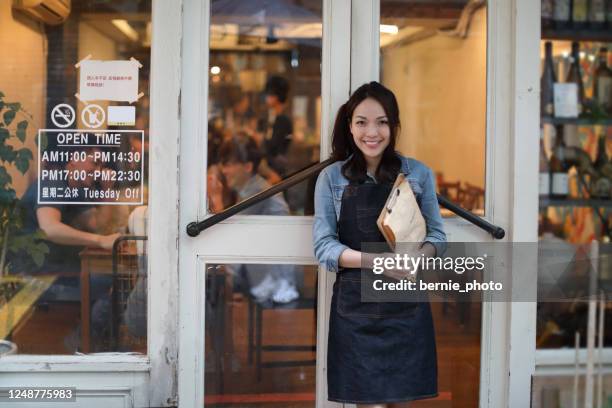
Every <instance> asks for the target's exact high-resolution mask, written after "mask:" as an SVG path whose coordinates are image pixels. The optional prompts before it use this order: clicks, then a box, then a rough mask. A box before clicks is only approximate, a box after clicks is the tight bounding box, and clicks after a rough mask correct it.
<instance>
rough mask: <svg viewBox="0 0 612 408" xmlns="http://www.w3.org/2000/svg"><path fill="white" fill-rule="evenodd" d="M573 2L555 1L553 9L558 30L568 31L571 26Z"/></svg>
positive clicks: (569, 0)
mask: <svg viewBox="0 0 612 408" xmlns="http://www.w3.org/2000/svg"><path fill="white" fill-rule="evenodd" d="M571 16H572V15H571V0H555V3H554V7H553V22H554V26H555V28H556V29H557V30H562V29H566V28H568V27H569V26H570V21H571V20H570V19H571Z"/></svg>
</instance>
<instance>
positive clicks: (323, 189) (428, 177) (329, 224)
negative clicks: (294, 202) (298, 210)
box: [313, 154, 446, 272]
mask: <svg viewBox="0 0 612 408" xmlns="http://www.w3.org/2000/svg"><path fill="white" fill-rule="evenodd" d="M398 156H399V157H400V159H401V160H402V167H401V170H400V171H401V172H402V173H404V174H405V175H406V178H407V179H408V182H409V183H410V186H411V187H412V191H413V192H414V195H415V196H416V199H417V202H418V203H419V206H420V208H421V213H422V214H423V218H424V219H425V222H426V224H427V235H426V237H425V242H430V243H432V244H433V245H434V246H435V248H436V256H441V255H442V254H443V253H444V251H445V250H446V234H445V233H444V228H443V222H442V216H441V215H440V208H439V207H438V199H437V198H436V187H435V182H434V176H433V172H432V171H431V169H430V168H429V167H427V166H426V165H424V164H423V163H421V162H420V161H418V160H415V159H412V158H409V157H404V156H401V155H399V154H398ZM344 163H345V161H339V162H335V163H333V164H330V165H329V166H327V167H326V168H324V169H323V170H322V171H321V173H320V174H319V177H318V179H317V184H316V187H315V197H314V204H315V215H314V224H313V241H314V251H315V256H316V258H317V259H318V261H319V264H321V265H322V266H324V267H325V268H326V269H327V270H328V271H330V272H337V271H338V258H339V257H340V254H341V253H342V252H343V251H344V250H345V249H348V246H346V245H344V244H342V243H340V241H339V240H338V218H339V217H340V206H341V204H342V194H343V193H344V188H345V187H346V186H347V185H348V184H349V181H348V180H347V179H346V177H344V176H343V175H342V165H343V164H344ZM372 182H375V180H373V179H372Z"/></svg>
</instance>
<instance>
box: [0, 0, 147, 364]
mask: <svg viewBox="0 0 612 408" xmlns="http://www.w3.org/2000/svg"><path fill="white" fill-rule="evenodd" d="M23 3H24V4H25V3H26V2H23ZM56 3H57V5H55V6H54V7H56V6H57V7H60V6H61V7H62V9H61V10H59V11H60V13H59V14H56V15H53V16H51V15H47V14H45V13H42V14H40V13H38V12H36V8H35V7H31V8H29V9H28V8H26V9H19V8H18V7H17V2H10V1H1V2H0V46H2V49H3V50H5V52H4V53H3V61H2V64H0V159H2V166H0V178H1V179H2V181H1V183H0V184H1V186H0V190H1V191H0V196H1V197H0V209H1V216H2V223H1V225H2V233H1V234H0V235H1V237H2V238H0V241H1V242H2V244H3V245H2V250H1V252H0V253H1V255H0V264H1V266H0V297H1V298H2V299H1V300H0V339H4V340H5V341H7V342H11V343H12V344H13V345H14V346H16V349H17V352H18V353H21V354H73V353H75V352H85V353H89V352H105V351H137V352H141V353H144V352H146V304H147V293H146V278H147V277H146V231H147V228H146V224H147V216H146V205H147V201H148V188H147V185H148V172H147V167H148V126H149V102H148V89H149V72H150V46H151V2H150V1H144V0H143V1H123V0H117V1H111V2H99V1H94V0H82V1H73V2H62V4H61V5H60V4H59V3H60V2H56ZM132 58H133V59H135V60H137V61H138V62H139V65H141V66H139V67H138V74H139V75H138V81H137V83H136V84H135V85H137V88H138V92H141V94H140V95H139V97H138V98H137V100H135V101H130V102H127V101H124V100H122V99H112V98H108V97H99V98H94V99H92V100H84V98H82V96H83V95H81V96H77V95H75V94H79V87H80V86H82V85H79V84H80V81H79V80H80V79H81V78H80V75H81V73H82V72H83V71H82V69H81V68H80V67H79V66H78V64H77V63H78V62H79V61H83V60H92V61H94V60H95V61H101V62H106V61H115V62H124V61H130V59H132ZM117 78H118V76H115V79H113V80H119V79H117ZM122 78H127V75H125V76H123V75H122ZM122 80H123V79H122ZM134 82H135V81H134ZM97 99H100V100H97ZM109 99H110V100H109ZM58 107H61V108H58ZM110 108H114V109H115V111H114V112H118V111H122V112H124V113H125V112H128V113H130V114H129V115H128V118H127V119H126V118H121V119H117V117H111V116H110V112H111V109H110ZM58 109H59V110H58ZM94 111H95V112H96V113H95V115H94V114H88V112H94ZM94 129H96V130H95V131H96V132H99V133H101V134H105V135H111V134H113V135H119V136H117V137H115V136H113V137H111V138H109V139H108V140H111V139H112V140H113V142H108V143H107V146H105V147H100V146H99V143H97V142H95V136H94ZM60 133H62V135H63V136H65V135H68V134H70V135H77V134H86V133H88V134H89V135H90V138H89V142H88V143H82V145H81V144H80V143H79V142H81V141H84V140H85V139H78V140H76V139H73V141H74V143H72V144H70V143H65V145H64V146H61V147H60V146H59V144H61V143H60V142H58V140H59V136H58V135H59V134H60ZM39 135H40V139H39V138H38V136H39ZM63 136H62V137H63ZM92 144H94V145H93V146H92ZM101 153H112V155H111V156H107V157H106V156H105V157H106V158H105V159H103V158H102V157H103V156H102V155H99V156H98V154H101ZM45 154H48V155H45ZM128 155H130V157H132V158H134V155H138V158H137V160H131V159H130V160H127V159H126V158H127V156H128ZM45 170H46V171H48V173H44V171H45ZM65 174H70V176H69V177H65V176H62V175H65ZM102 174H104V176H102ZM128 174H129V176H128V177H127V178H125V177H124V176H125V175H128ZM39 184H40V185H39ZM100 192H103V193H104V194H105V195H106V197H105V198H104V197H102V195H100ZM135 192H137V193H138V199H126V198H127V197H128V196H129V195H130V194H135ZM119 196H121V198H119ZM115 198H116V199H115ZM132 198H134V196H132ZM113 200H114V201H115V202H112V201H113ZM109 204H113V205H109ZM119 237H121V239H120V240H117V238H119Z"/></svg>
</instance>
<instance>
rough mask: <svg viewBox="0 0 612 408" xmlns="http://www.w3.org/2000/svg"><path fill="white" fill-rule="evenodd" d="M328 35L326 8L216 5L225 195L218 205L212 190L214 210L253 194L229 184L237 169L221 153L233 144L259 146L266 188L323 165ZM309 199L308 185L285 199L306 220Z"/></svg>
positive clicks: (213, 157) (212, 128)
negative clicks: (324, 42) (324, 35)
mask: <svg viewBox="0 0 612 408" xmlns="http://www.w3.org/2000/svg"><path fill="white" fill-rule="evenodd" d="M321 36H322V24H321V1H314V0H310V1H282V2H280V1H273V2H265V1H246V0H219V1H213V2H212V3H211V27H210V66H209V112H208V115H209V122H208V166H209V181H211V180H210V176H211V174H213V175H216V176H218V177H217V178H216V180H212V181H213V182H215V181H218V182H219V185H218V186H215V185H213V189H214V188H217V189H219V188H221V189H222V190H223V192H224V194H223V199H222V200H219V199H218V198H215V197H213V196H211V191H210V188H209V193H208V203H209V205H208V210H209V211H211V212H219V211H221V210H222V209H223V208H226V207H227V206H229V205H232V204H235V203H237V202H239V201H242V200H244V199H246V198H248V197H250V196H251V195H252V194H254V192H253V191H249V189H248V188H247V189H246V190H245V189H244V186H242V185H241V184H240V183H238V184H236V183H235V182H234V181H235V180H226V178H225V173H228V172H231V169H228V170H226V171H225V172H224V171H223V168H224V167H227V166H228V165H230V163H229V161H228V160H227V158H225V159H223V157H222V155H221V154H220V153H221V148H222V146H223V144H224V143H227V142H228V141H234V144H238V145H249V146H251V145H254V146H255V150H257V151H258V154H257V156H258V163H257V165H255V166H254V168H255V170H254V173H253V174H256V175H257V176H258V177H260V178H261V179H262V180H260V181H259V184H260V186H261V187H262V189H265V188H267V187H269V186H271V185H274V184H276V183H278V182H280V181H281V180H283V179H285V178H287V177H288V176H289V175H291V174H293V173H295V172H297V171H299V170H301V169H303V168H305V167H307V166H308V165H309V164H312V163H315V162H318V161H319V139H320V134H319V129H320V112H321V78H320V63H321ZM234 159H235V158H234ZM223 160H225V161H226V163H223ZM234 162H235V160H234ZM213 166H214V167H213ZM307 192H308V185H307V183H302V184H300V185H298V186H295V187H293V188H292V189H289V190H288V191H286V192H284V193H283V194H282V195H283V199H284V201H285V202H286V203H287V205H288V209H289V211H288V212H287V213H286V214H287V215H288V214H304V213H305V209H308V207H310V206H311V205H310V204H309V200H310V201H312V197H311V196H308V195H307ZM212 194H213V195H214V194H215V192H214V191H213V192H212ZM220 203H222V204H223V205H219V204H220Z"/></svg>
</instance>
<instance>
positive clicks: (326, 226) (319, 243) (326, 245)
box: [312, 168, 357, 272]
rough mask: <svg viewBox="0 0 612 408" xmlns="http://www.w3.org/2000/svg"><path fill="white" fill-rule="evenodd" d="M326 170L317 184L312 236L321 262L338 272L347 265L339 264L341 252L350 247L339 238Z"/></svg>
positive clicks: (331, 270) (332, 197)
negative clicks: (340, 267)
mask: <svg viewBox="0 0 612 408" xmlns="http://www.w3.org/2000/svg"><path fill="white" fill-rule="evenodd" d="M326 170H327V168H326V169H323V171H321V174H319V177H318V178H317V184H316V186H315V195H314V204H315V214H314V223H313V233H312V237H313V246H314V252H315V256H316V258H317V260H318V261H319V264H321V265H323V266H325V268H326V269H327V270H328V271H330V272H337V271H338V267H339V266H347V265H342V264H341V263H340V264H339V259H340V256H341V254H342V253H343V252H344V251H346V250H350V248H349V247H348V246H346V245H344V244H342V243H340V241H339V240H338V224H337V217H336V208H335V206H334V196H333V192H332V187H331V182H330V179H329V175H328V174H327V171H326ZM351 251H352V250H351ZM354 252H357V251H354ZM353 261H354V260H353Z"/></svg>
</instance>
